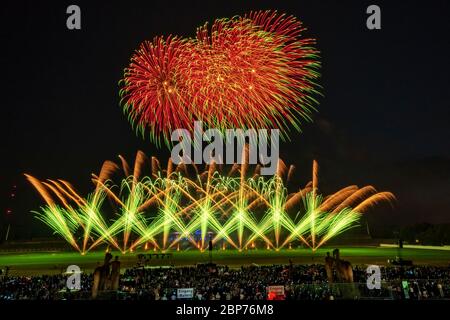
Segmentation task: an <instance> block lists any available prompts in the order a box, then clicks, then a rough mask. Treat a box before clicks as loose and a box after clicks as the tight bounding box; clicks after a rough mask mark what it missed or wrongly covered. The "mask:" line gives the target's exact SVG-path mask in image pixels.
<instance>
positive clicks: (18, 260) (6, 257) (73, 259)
mask: <svg viewBox="0 0 450 320" xmlns="http://www.w3.org/2000/svg"><path fill="white" fill-rule="evenodd" d="M333 249H334V248H320V249H319V250H318V251H316V252H315V253H314V254H313V253H312V252H311V250H308V249H286V250H281V251H274V250H264V249H258V250H248V251H242V252H238V251H236V250H225V251H222V250H220V251H218V250H214V251H213V253H212V260H213V262H214V263H217V264H226V265H229V266H232V267H237V266H241V265H250V264H252V263H255V264H260V265H264V264H288V263H289V259H291V260H292V262H293V263H302V264H307V263H323V261H324V257H325V255H326V252H327V251H330V252H331V251H332V250H333ZM340 250H341V257H342V258H343V259H345V260H349V261H350V262H351V263H352V264H378V265H385V264H387V259H394V258H395V257H396V256H398V254H399V250H398V249H397V248H384V247H383V248H380V247H341V248H340ZM139 253H154V252H153V251H147V252H134V253H129V254H126V255H122V254H120V253H119V252H112V254H113V255H118V256H119V257H120V260H121V262H122V268H129V267H133V266H135V265H136V263H137V261H138V259H137V255H138V254H139ZM104 254H105V253H104V252H103V251H96V252H90V253H88V254H86V255H85V256H81V255H80V254H79V253H77V252H30V253H0V268H4V267H5V266H9V267H10V274H16V275H33V274H54V273H61V272H62V271H65V269H66V268H67V267H68V266H69V265H72V264H75V265H78V266H79V267H80V268H81V269H82V270H84V271H85V272H89V271H92V270H93V269H94V268H95V267H96V266H97V263H99V262H101V261H103V257H104ZM172 254H173V257H172V258H167V257H166V258H164V259H162V258H158V259H156V257H153V258H152V259H151V260H149V265H153V266H170V265H175V266H186V265H195V264H197V263H206V262H209V252H208V251H205V252H200V251H197V250H191V251H180V252H177V251H173V252H172ZM401 256H402V258H403V259H409V260H413V262H414V264H427V265H443V266H448V265H449V264H450V251H444V250H432V249H405V248H404V249H402V251H401Z"/></svg>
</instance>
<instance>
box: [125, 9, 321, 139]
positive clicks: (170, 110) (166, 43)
mask: <svg viewBox="0 0 450 320" xmlns="http://www.w3.org/2000/svg"><path fill="white" fill-rule="evenodd" d="M303 30H304V29H303V28H302V25H301V23H300V22H299V21H298V20H297V19H296V18H294V17H292V16H285V15H283V14H278V13H276V12H271V11H266V12H256V13H251V14H249V15H246V16H243V17H239V16H238V17H234V18H232V19H219V20H216V21H215V22H214V23H213V24H212V26H211V28H208V25H207V24H205V25H204V26H202V27H200V28H198V30H197V35H196V38H194V39H187V40H181V39H179V38H172V37H169V38H168V39H166V40H163V39H162V38H155V40H154V41H153V43H148V42H145V43H144V44H143V45H142V46H141V48H140V50H138V51H137V52H136V53H135V54H134V56H133V57H132V62H131V64H130V66H129V68H127V69H126V70H125V75H124V82H123V83H124V85H123V88H122V90H121V95H122V98H123V99H122V101H123V103H124V109H125V111H126V112H127V113H128V114H129V116H130V120H131V121H132V122H133V123H134V124H135V125H136V126H137V127H138V128H139V130H140V131H141V132H144V131H145V130H146V129H148V130H149V131H150V137H151V140H153V141H154V142H157V143H159V142H160V136H162V137H163V138H164V140H165V141H166V143H169V140H170V132H171V131H172V130H173V129H175V128H185V129H190V130H191V129H192V126H193V120H201V121H203V122H204V123H205V124H206V126H207V127H214V128H218V129H222V130H223V129H225V128H245V129H247V128H256V129H258V128H278V129H282V130H281V135H282V138H288V136H287V133H286V132H287V130H288V129H289V126H290V125H292V126H293V127H294V128H296V129H297V130H299V129H300V127H299V124H300V120H301V118H307V119H309V117H308V114H309V112H310V110H311V109H313V104H314V103H315V100H314V98H313V95H314V94H315V93H317V92H316V91H315V87H316V84H315V83H314V81H315V79H316V78H317V77H318V73H317V72H316V70H317V69H318V67H319V62H318V61H317V58H318V57H317V54H318V52H317V51H316V50H315V49H314V48H313V47H312V46H313V45H314V40H313V39H303V38H301V33H302V31H303Z"/></svg>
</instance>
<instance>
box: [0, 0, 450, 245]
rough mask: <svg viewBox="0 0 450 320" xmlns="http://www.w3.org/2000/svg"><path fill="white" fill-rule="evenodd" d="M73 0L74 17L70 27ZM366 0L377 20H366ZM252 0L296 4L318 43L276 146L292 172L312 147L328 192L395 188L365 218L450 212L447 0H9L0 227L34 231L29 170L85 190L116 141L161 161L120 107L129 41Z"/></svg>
mask: <svg viewBox="0 0 450 320" xmlns="http://www.w3.org/2000/svg"><path fill="white" fill-rule="evenodd" d="M70 4H77V5H79V6H80V7H81V11H82V30H78V31H70V30H68V29H67V28H66V19H67V14H66V8H67V6H68V5H70ZM370 4H378V5H379V6H380V7H381V10H382V29H381V30H375V31H371V30H368V29H367V28H366V18H367V14H366V13H365V12H366V8H367V6H368V5H370ZM260 9H277V10H279V11H281V12H286V13H288V14H293V15H295V16H296V17H297V18H299V19H300V20H301V21H303V23H304V25H305V26H306V27H307V28H308V31H307V32H306V35H307V36H309V37H314V38H316V39H317V42H318V44H317V47H318V49H319V50H320V51H321V57H322V58H321V61H322V65H323V66H322V70H321V73H322V78H321V79H320V81H319V82H320V84H321V85H322V86H323V90H322V92H323V94H324V96H323V97H322V98H320V99H319V101H320V106H319V107H318V110H319V112H318V113H316V114H314V123H309V124H305V125H304V126H303V133H301V134H297V133H295V134H292V136H291V137H292V141H291V142H290V143H284V144H282V146H281V157H282V158H283V159H285V160H286V162H287V163H292V164H295V165H296V166H297V167H298V172H297V176H296V181H297V182H298V184H303V183H306V182H307V181H308V179H309V178H310V166H311V162H312V159H317V160H318V161H319V164H320V166H321V175H320V176H321V188H322V189H323V190H324V192H326V193H328V192H332V191H335V190H336V189H337V188H339V187H343V186H346V185H348V184H353V183H356V184H359V185H364V184H373V185H375V186H376V187H377V188H378V189H379V190H391V191H393V192H394V193H395V194H396V195H397V197H398V202H397V203H396V205H395V207H394V209H391V208H389V207H380V208H379V209H378V210H373V211H372V212H371V213H370V216H369V220H371V221H372V223H373V224H377V223H378V224H394V223H402V224H410V223H414V222H422V221H428V222H450V142H449V138H450V127H449V123H450V121H449V119H450V111H449V110H450V80H449V77H450V64H449V62H448V60H449V57H450V37H449V34H450V19H449V18H448V17H449V15H450V2H449V1H446V0H441V1H426V2H425V1H422V2H417V3H415V2H411V1H395V2H394V1H377V0H376V1H322V0H321V1H316V0H315V1H312V0H311V1H300V0H296V1H273V2H268V1H245V4H244V3H243V1H232V0H228V1H170V2H166V1H158V2H156V1H121V2H119V3H112V2H110V1H70V2H67V1H58V2H55V3H53V2H48V1H12V2H2V5H1V9H0V10H1V13H0V26H1V28H0V32H1V39H2V46H1V53H0V57H1V64H2V78H3V79H2V80H3V81H2V89H3V90H2V91H3V94H2V99H1V100H2V107H3V108H2V112H1V118H0V119H1V128H2V133H3V134H2V135H1V137H2V141H3V143H2V157H1V161H2V166H1V171H0V185H1V197H2V198H1V208H2V216H1V219H0V223H2V227H1V228H0V232H3V230H4V226H5V224H6V222H7V219H9V220H12V221H13V223H14V224H15V226H16V228H15V230H16V235H17V236H18V237H30V236H33V235H35V233H39V231H37V230H38V229H40V228H41V226H40V224H39V223H38V222H36V221H35V220H34V219H33V218H32V215H31V214H30V211H31V210H36V209H38V207H39V206H40V205H41V202H42V201H41V199H40V198H39V197H38V195H37V194H36V192H35V191H34V190H33V188H32V187H31V186H30V185H28V184H27V183H26V182H25V179H24V178H23V173H25V172H26V173H31V174H33V175H35V176H36V177H38V178H41V179H45V178H64V179H66V180H69V181H71V182H73V184H74V185H76V186H78V188H79V190H81V191H82V192H87V191H89V187H90V180H89V177H90V174H91V173H92V172H98V170H99V168H100V166H101V164H102V162H103V161H104V160H106V159H113V160H115V159H116V157H117V155H118V154H119V153H120V154H123V155H124V156H126V157H127V158H128V159H130V160H131V158H132V157H133V156H134V154H135V153H136V151H137V150H138V149H141V150H144V151H145V152H146V153H147V154H148V155H156V156H159V157H160V158H161V159H164V162H165V161H166V159H167V157H168V152H167V150H165V148H163V149H159V150H158V149H157V148H155V147H154V146H153V145H152V144H151V143H150V142H149V141H148V140H147V141H144V140H142V139H141V138H139V137H137V136H136V135H135V134H134V132H133V130H132V129H131V127H130V125H129V123H128V122H127V119H126V117H125V116H124V115H123V113H122V110H121V108H120V107H119V96H118V81H119V80H120V79H121V77H122V75H123V68H125V67H126V66H127V65H128V63H129V58H130V56H131V54H132V53H133V51H134V50H135V49H136V48H137V47H138V46H139V44H140V43H141V42H142V41H144V40H150V39H152V38H153V37H154V36H157V35H168V34H176V35H180V36H193V35H194V32H195V28H196V27H197V26H199V25H201V24H203V23H204V22H205V21H212V20H213V19H214V18H220V17H231V16H233V15H236V14H244V13H246V12H248V11H250V10H260ZM14 184H16V185H17V186H18V191H17V197H16V200H15V201H10V197H9V195H10V188H11V186H12V185H14ZM8 208H13V209H14V210H13V217H12V218H11V217H8V218H6V214H5V212H6V210H7V209H8Z"/></svg>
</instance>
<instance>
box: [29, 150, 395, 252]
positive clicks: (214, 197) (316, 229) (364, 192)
mask: <svg viewBox="0 0 450 320" xmlns="http://www.w3.org/2000/svg"><path fill="white" fill-rule="evenodd" d="M247 151H248V150H247ZM119 159H120V162H121V164H122V169H123V172H124V174H125V175H126V177H125V178H123V179H122V181H121V184H120V185H119V186H116V185H114V183H113V182H112V181H111V180H110V178H111V176H112V173H114V172H116V171H117V170H118V168H119V167H118V166H117V165H116V164H114V163H113V162H111V161H106V162H105V164H104V165H103V167H102V170H101V172H100V174H99V175H98V176H96V175H94V179H93V182H94V185H95V189H94V191H93V193H91V194H90V195H88V196H87V197H86V198H83V197H82V196H80V195H79V194H78V193H77V192H76V191H75V190H74V188H73V187H72V186H71V185H70V184H69V183H67V182H65V181H62V180H60V181H54V180H48V181H49V182H41V181H39V180H38V179H36V178H34V177H32V176H30V175H26V177H27V179H28V180H29V181H30V183H31V184H32V185H33V186H34V187H35V188H36V190H37V191H38V192H39V193H40V195H41V196H42V197H43V199H44V200H45V202H46V204H47V205H46V206H45V207H43V208H41V211H39V212H36V217H37V218H38V219H39V220H41V221H43V222H44V223H45V224H47V225H48V226H49V227H50V228H51V229H52V230H53V231H54V232H55V233H56V234H58V235H60V236H61V237H63V238H64V239H65V240H66V241H67V242H68V243H70V245H71V246H72V247H74V248H75V249H76V250H78V251H80V252H81V253H82V254H84V253H86V252H88V251H89V250H92V249H93V248H95V247H96V246H98V245H100V244H102V243H105V244H108V245H109V246H112V247H115V248H117V249H119V250H121V251H122V252H127V251H132V250H134V249H135V248H137V247H138V246H140V245H146V246H148V243H151V244H153V247H154V248H155V249H156V248H159V249H162V250H167V249H170V248H180V242H182V241H184V240H187V241H188V243H191V244H192V245H193V246H194V247H197V248H198V249H199V250H204V249H205V248H206V243H207V240H208V239H207V237H208V236H211V237H212V238H211V239H212V240H213V243H217V242H219V241H221V242H222V243H223V244H224V243H227V244H229V245H231V246H232V247H234V248H237V249H239V250H241V249H245V248H248V247H251V248H253V247H255V241H262V242H263V243H264V246H265V247H267V248H274V249H281V248H283V247H285V246H286V245H288V244H289V246H290V247H291V246H292V245H291V243H292V242H293V241H300V242H302V243H303V244H305V245H307V246H308V247H310V248H311V249H312V250H316V249H317V248H319V247H320V246H322V245H323V244H324V243H326V242H327V241H329V240H330V239H331V238H333V237H336V236H337V235H339V234H341V233H342V232H345V231H346V230H348V229H349V228H352V227H354V226H356V225H357V222H358V220H359V218H360V216H361V214H362V213H363V212H364V211H366V210H367V209H368V208H370V207H372V206H374V205H376V204H377V203H379V202H382V201H384V202H392V201H393V200H394V199H395V197H394V195H393V194H392V193H390V192H379V193H377V191H376V190H375V188H374V187H372V186H366V187H363V188H360V189H359V188H358V187H357V186H349V187H346V188H343V189H341V190H340V191H338V192H336V193H334V194H333V195H331V196H329V197H325V198H323V196H322V195H321V194H319V193H318V165H317V162H316V161H314V163H313V179H312V181H313V182H312V183H308V184H307V185H306V186H305V188H300V189H299V190H298V191H297V192H295V193H291V194H289V193H288V191H287V187H286V181H285V180H284V178H283V177H286V176H287V177H289V176H292V171H293V170H294V169H293V167H292V166H291V167H289V172H290V174H289V172H287V171H288V170H287V166H285V165H284V163H283V162H282V161H280V162H279V163H278V168H277V171H276V172H277V173H276V174H275V175H274V176H273V177H270V178H268V177H263V176H259V175H257V174H254V173H250V172H249V167H248V163H247V162H248V159H247V157H244V161H243V163H242V164H241V165H240V167H239V168H236V166H233V167H232V168H231V170H230V171H229V172H228V173H222V172H219V171H218V170H219V169H220V167H219V166H216V165H214V164H212V165H209V166H207V167H206V170H205V171H203V172H198V171H196V175H195V176H194V177H190V176H189V175H188V174H187V172H188V170H187V168H186V166H178V168H176V169H175V168H174V167H173V164H172V163H171V161H169V162H168V166H167V169H165V170H162V169H161V168H160V166H159V161H158V160H157V159H156V158H152V161H151V163H152V168H151V170H148V171H150V172H151V177H149V176H146V175H145V174H144V172H145V170H146V163H147V161H146V157H145V155H144V154H143V153H142V152H138V153H137V156H136V161H135V164H134V167H133V173H134V174H133V175H128V174H129V173H130V166H129V165H128V163H127V162H126V161H125V159H124V158H123V157H121V156H119ZM246 159H247V160H246ZM127 175H128V176H127ZM248 176H250V177H248ZM107 197H109V198H110V199H111V200H112V201H113V202H114V203H115V204H116V205H117V211H118V217H116V219H113V220H111V219H106V218H105V217H104V216H103V215H102V214H101V212H102V211H103V210H102V209H103V206H104V203H105V201H104V200H105V199H106V198H107ZM302 203H303V206H302V205H301V204H302ZM107 221H111V222H109V223H108V222H107ZM197 231H199V235H200V237H199V238H198V237H197V236H196V232H197ZM121 234H122V235H123V237H122V244H119V242H118V241H117V238H118V237H119V236H120V235H121ZM172 235H173V236H172Z"/></svg>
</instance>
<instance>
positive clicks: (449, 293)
mask: <svg viewBox="0 0 450 320" xmlns="http://www.w3.org/2000/svg"><path fill="white" fill-rule="evenodd" d="M366 267H367V266H354V267H353V273H354V283H353V284H329V283H328V281H327V276H326V271H325V267H324V265H320V264H312V265H292V264H290V265H284V266H283V265H273V266H248V267H241V268H238V269H233V268H229V267H227V266H205V265H203V266H197V267H182V268H173V267H171V268H162V267H161V268H143V267H141V268H133V269H126V270H124V272H123V273H122V275H121V277H120V285H119V290H118V292H115V293H111V292H109V293H107V294H108V295H106V296H107V297H108V298H114V299H123V300H129V299H132V300H141V299H142V300H175V299H177V289H178V288H194V296H193V299H194V300H264V299H266V298H267V292H266V288H267V287H268V286H273V285H282V286H284V288H285V299H286V300H330V299H342V298H345V299H355V298H356V299H369V298H371V299H373V298H378V299H450V268H448V267H447V268H444V267H432V266H409V267H398V266H381V267H380V270H381V278H382V287H381V289H369V288H368V287H367V285H366V282H367V276H368V275H367V273H366ZM67 277H68V275H65V274H61V275H43V276H32V277H18V276H9V275H4V274H3V275H1V276H0V300H21V299H40V300H58V299H89V298H90V296H91V287H92V283H93V276H92V274H86V273H82V274H81V284H80V290H76V291H74V290H72V291H71V290H69V289H67ZM105 294H106V293H105ZM103 296H105V295H103ZM101 297H102V295H100V296H99V298H101Z"/></svg>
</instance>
